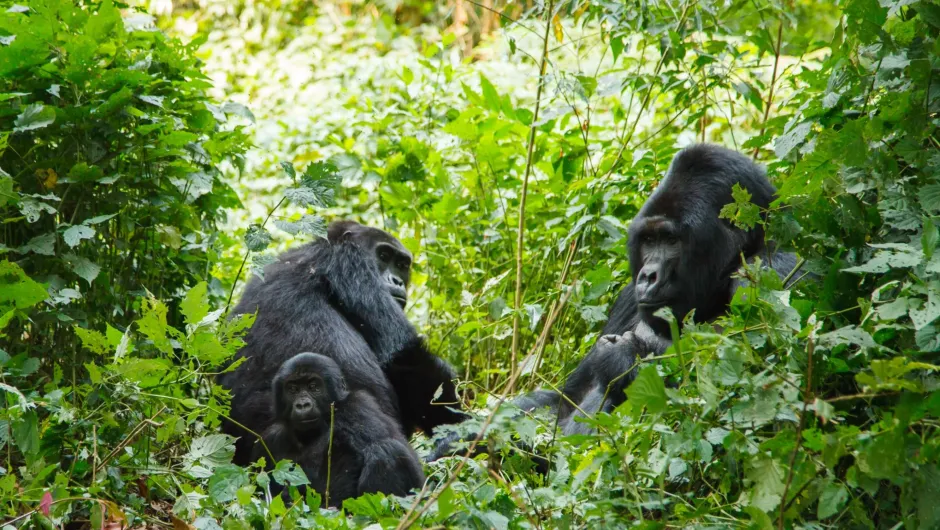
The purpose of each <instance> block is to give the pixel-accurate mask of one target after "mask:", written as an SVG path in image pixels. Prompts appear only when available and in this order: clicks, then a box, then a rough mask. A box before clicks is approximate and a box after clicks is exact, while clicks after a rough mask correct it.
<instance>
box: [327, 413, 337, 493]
mask: <svg viewBox="0 0 940 530" xmlns="http://www.w3.org/2000/svg"><path fill="white" fill-rule="evenodd" d="M335 411H336V406H335V404H334V403H330V443H329V445H327V447H326V505H327V506H329V505H330V477H331V476H332V471H333V421H334V419H335V418H334V413H335Z"/></svg>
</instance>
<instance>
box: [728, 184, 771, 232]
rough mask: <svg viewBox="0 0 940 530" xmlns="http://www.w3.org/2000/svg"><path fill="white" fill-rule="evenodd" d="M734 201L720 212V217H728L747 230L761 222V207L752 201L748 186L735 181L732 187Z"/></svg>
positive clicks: (733, 222)
mask: <svg viewBox="0 0 940 530" xmlns="http://www.w3.org/2000/svg"><path fill="white" fill-rule="evenodd" d="M731 196H732V197H733V198H734V202H732V203H728V204H726V205H724V206H723V207H722V208H721V211H720V212H718V217H719V218H720V219H728V220H729V221H731V223H732V224H734V225H735V226H737V227H739V228H743V229H745V230H750V229H751V228H754V226H756V225H757V224H758V223H760V222H761V218H760V207H758V206H757V205H756V204H753V203H752V202H751V194H750V193H749V192H748V191H747V189H746V188H744V187H743V186H741V185H740V184H737V183H735V185H734V186H733V187H732V188H731Z"/></svg>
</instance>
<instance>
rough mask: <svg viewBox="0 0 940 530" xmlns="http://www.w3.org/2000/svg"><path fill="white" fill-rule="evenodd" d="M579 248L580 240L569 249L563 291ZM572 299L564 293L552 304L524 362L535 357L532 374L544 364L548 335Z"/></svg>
mask: <svg viewBox="0 0 940 530" xmlns="http://www.w3.org/2000/svg"><path fill="white" fill-rule="evenodd" d="M577 248H578V240H577V239H573V240H572V241H571V245H569V247H568V256H567V257H566V258H565V265H564V267H562V269H561V276H560V277H559V279H558V284H557V286H558V287H557V289H558V290H559V291H561V289H562V287H563V286H564V284H565V280H567V279H568V272H569V271H570V270H571V262H572V261H573V260H574V253H575V251H576V250H577ZM570 297H571V291H569V292H568V293H563V294H562V296H561V298H560V299H558V300H555V301H554V302H552V306H551V308H549V310H548V318H546V319H545V324H544V325H543V326H542V332H541V333H540V334H539V338H538V339H537V340H536V341H535V348H533V350H532V353H530V354H529V355H527V356H526V358H525V359H523V360H522V363H521V364H522V365H523V366H524V365H525V364H526V363H527V362H528V360H529V358H531V357H532V356H533V355H534V356H535V364H534V366H533V367H532V372H537V371H538V369H539V366H540V365H541V364H542V353H543V352H544V351H545V344H546V343H547V342H548V334H549V332H550V331H551V329H552V326H553V325H554V324H555V321H556V320H557V319H558V315H559V314H560V313H561V309H562V308H563V307H564V305H565V302H567V301H568V298H570Z"/></svg>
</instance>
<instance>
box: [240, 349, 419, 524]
mask: <svg viewBox="0 0 940 530" xmlns="http://www.w3.org/2000/svg"><path fill="white" fill-rule="evenodd" d="M272 386H273V389H272V394H273V396H274V407H275V410H274V416H275V422H274V423H273V424H272V425H271V426H270V427H269V428H268V429H266V430H265V431H264V433H262V438H263V439H264V443H265V444H266V445H267V447H268V449H269V450H270V451H271V455H272V456H273V457H274V459H275V460H284V459H287V460H291V461H293V462H295V463H297V464H298V465H300V467H301V468H302V469H303V470H304V473H305V474H306V475H307V479H308V480H309V481H310V487H312V488H313V489H314V490H316V491H317V492H318V493H320V494H321V495H323V496H324V498H325V499H326V500H327V503H328V504H329V505H330V506H341V505H342V504H343V501H344V500H345V499H348V498H354V497H359V496H360V495H362V494H363V493H374V492H382V493H386V494H394V495H407V494H408V492H409V491H410V490H411V489H413V488H418V487H420V486H421V485H422V484H423V483H424V473H423V471H422V469H421V464H420V463H419V461H418V457H417V455H416V454H415V452H414V451H413V450H412V449H411V446H409V445H408V441H407V440H406V439H405V435H404V433H402V430H401V427H400V426H399V425H398V424H397V423H396V422H392V421H388V420H386V419H385V418H388V416H387V415H384V414H382V413H381V412H380V410H381V409H380V408H379V406H378V404H377V403H376V402H375V399H374V398H373V397H372V395H371V394H369V393H368V392H365V391H354V392H349V391H348V390H347V388H346V380H345V378H344V377H343V373H342V372H341V371H340V369H339V365H337V364H336V362H335V361H333V360H332V359H330V358H329V357H326V356H325V355H320V354H317V353H300V354H297V355H295V356H294V357H292V358H290V359H288V360H287V361H285V362H284V364H283V365H281V368H280V369H279V370H278V372H277V375H275V377H274V382H273V385H272ZM331 405H332V407H333V411H332V448H331V440H330V434H331ZM262 456H268V455H267V452H266V451H265V449H264V447H263V446H262V445H261V444H260V443H259V444H256V445H255V448H254V455H253V458H252V460H253V461H254V460H257V459H258V458H260V457H262ZM273 467H274V462H271V463H269V465H268V468H269V469H271V468H273Z"/></svg>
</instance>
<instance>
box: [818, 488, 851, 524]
mask: <svg viewBox="0 0 940 530" xmlns="http://www.w3.org/2000/svg"><path fill="white" fill-rule="evenodd" d="M847 500H849V492H848V490H846V489H845V486H843V485H842V484H840V483H838V482H834V481H833V482H829V483H828V484H826V486H825V487H823V489H822V492H821V493H820V494H819V505H818V506H817V507H816V517H818V518H819V519H826V518H829V517H832V516H833V515H835V514H837V513H839V511H840V510H841V509H842V506H844V505H845V501H847Z"/></svg>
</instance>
